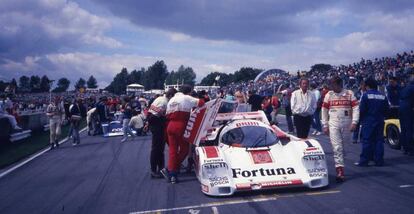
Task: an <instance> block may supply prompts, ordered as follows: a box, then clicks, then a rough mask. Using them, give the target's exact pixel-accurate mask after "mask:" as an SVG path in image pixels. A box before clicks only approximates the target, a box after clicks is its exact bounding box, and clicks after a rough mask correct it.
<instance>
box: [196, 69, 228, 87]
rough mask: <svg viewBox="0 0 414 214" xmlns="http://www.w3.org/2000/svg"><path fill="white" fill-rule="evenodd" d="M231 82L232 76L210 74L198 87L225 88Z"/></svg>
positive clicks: (218, 73) (217, 73) (216, 73)
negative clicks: (214, 86)
mask: <svg viewBox="0 0 414 214" xmlns="http://www.w3.org/2000/svg"><path fill="white" fill-rule="evenodd" d="M232 81H233V74H226V73H220V72H212V73H209V74H208V75H207V76H206V77H204V78H203V79H202V80H201V82H200V85H207V86H211V85H214V84H216V85H219V86H225V85H228V84H230V83H231V82H232Z"/></svg>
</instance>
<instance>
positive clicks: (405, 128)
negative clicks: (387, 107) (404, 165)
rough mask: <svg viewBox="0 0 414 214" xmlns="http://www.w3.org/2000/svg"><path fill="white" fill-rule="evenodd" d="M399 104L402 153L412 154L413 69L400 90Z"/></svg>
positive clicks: (413, 146)
mask: <svg viewBox="0 0 414 214" xmlns="http://www.w3.org/2000/svg"><path fill="white" fill-rule="evenodd" d="M399 104H400V107H399V119H400V124H401V136H400V142H401V145H402V149H403V151H404V154H406V155H410V156H414V145H413V132H414V124H413V123H414V110H413V108H414V71H411V75H410V79H409V83H408V84H407V85H406V86H405V87H404V88H403V89H402V90H401V94H400V101H399Z"/></svg>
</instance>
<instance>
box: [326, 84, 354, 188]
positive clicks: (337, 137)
mask: <svg viewBox="0 0 414 214" xmlns="http://www.w3.org/2000/svg"><path fill="white" fill-rule="evenodd" d="M330 86H331V89H332V91H329V92H328V93H327V94H326V95H325V98H324V101H323V104H322V124H323V131H324V132H325V133H326V134H327V135H329V138H330V140H331V144H332V148H333V152H334V161H335V169H336V181H337V182H343V181H344V180H345V175H344V166H345V164H344V149H343V147H344V143H346V142H351V133H352V132H353V131H354V130H355V129H356V126H357V124H358V119H359V107H358V101H357V99H356V97H355V96H354V93H353V92H352V91H351V90H346V89H343V82H342V79H341V78H340V77H339V76H334V77H332V79H331V80H330Z"/></svg>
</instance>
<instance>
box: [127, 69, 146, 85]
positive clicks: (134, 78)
mask: <svg viewBox="0 0 414 214" xmlns="http://www.w3.org/2000/svg"><path fill="white" fill-rule="evenodd" d="M144 74H145V68H141V70H139V71H137V70H133V71H132V72H131V73H130V74H129V75H128V85H129V84H133V83H136V84H143V82H144Z"/></svg>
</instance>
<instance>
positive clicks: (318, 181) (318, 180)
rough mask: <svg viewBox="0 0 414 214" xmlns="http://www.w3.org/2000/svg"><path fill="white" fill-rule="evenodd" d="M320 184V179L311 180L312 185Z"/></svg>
mask: <svg viewBox="0 0 414 214" xmlns="http://www.w3.org/2000/svg"><path fill="white" fill-rule="evenodd" d="M321 184H322V180H321V179H316V180H312V181H311V185H312V187H315V186H320V185H321Z"/></svg>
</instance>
